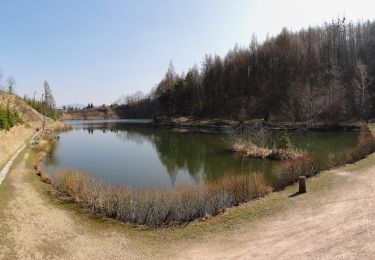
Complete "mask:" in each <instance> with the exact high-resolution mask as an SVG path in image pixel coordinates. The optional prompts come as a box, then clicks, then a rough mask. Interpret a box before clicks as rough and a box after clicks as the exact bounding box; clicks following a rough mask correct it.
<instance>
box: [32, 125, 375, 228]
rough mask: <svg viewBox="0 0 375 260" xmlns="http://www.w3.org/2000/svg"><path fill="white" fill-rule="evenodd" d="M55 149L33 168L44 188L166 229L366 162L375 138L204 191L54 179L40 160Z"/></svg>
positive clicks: (79, 177)
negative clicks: (332, 170) (47, 186)
mask: <svg viewBox="0 0 375 260" xmlns="http://www.w3.org/2000/svg"><path fill="white" fill-rule="evenodd" d="M284 142H285V143H284V146H287V145H288V142H287V141H284ZM56 145H57V140H56V139H54V138H50V137H49V139H48V138H47V139H46V141H44V145H43V148H40V147H39V148H38V147H36V148H34V149H41V150H42V151H43V153H41V156H40V157H38V158H37V160H36V161H35V162H34V166H35V169H36V172H37V174H38V175H39V176H40V177H41V179H42V180H43V181H44V182H46V183H49V184H51V185H53V186H54V187H55V188H56V189H57V190H58V191H60V192H62V193H63V194H66V195H67V196H68V197H69V198H70V199H71V200H72V201H74V202H76V203H78V204H79V205H81V206H82V207H85V208H88V209H90V210H91V211H92V212H93V213H95V214H99V215H102V216H106V217H110V218H114V219H116V220H119V221H124V222H127V223H133V224H139V225H146V226H149V227H162V226H174V225H181V224H185V223H187V222H190V221H194V220H197V219H205V218H207V217H210V216H214V215H217V214H220V213H222V212H223V211H225V209H226V208H229V207H233V206H237V205H240V204H241V203H246V202H248V201H251V200H254V199H257V198H260V197H263V196H266V195H267V194H269V193H270V192H272V191H279V190H282V189H284V188H285V187H286V186H288V185H291V184H293V183H295V182H296V181H297V180H298V176H301V175H303V176H306V177H312V176H314V175H316V174H318V173H319V172H321V171H323V170H327V169H330V168H332V167H336V166H341V165H345V164H347V163H353V162H355V161H357V160H360V159H362V158H365V157H366V156H367V155H368V154H370V153H372V152H374V151H375V138H374V136H373V135H372V133H371V131H370V129H369V128H368V127H367V126H363V127H362V128H361V130H360V135H359V139H358V143H357V145H356V146H355V147H354V148H352V149H347V150H344V151H342V152H339V153H336V154H332V155H331V156H329V158H325V159H323V158H318V157H312V156H310V155H308V154H305V155H304V156H302V157H298V158H296V159H292V160H285V162H283V163H282V164H281V165H278V166H277V167H275V168H274V169H273V171H272V178H270V179H268V178H267V179H265V176H264V175H263V174H259V173H248V172H246V171H245V174H240V175H235V176H227V177H223V178H221V179H219V180H217V181H208V182H206V183H202V184H200V185H181V186H176V187H174V188H172V189H149V190H141V189H135V188H130V187H124V186H116V185H112V184H109V183H107V182H104V181H101V180H98V179H95V177H94V176H92V175H89V174H87V173H84V172H80V171H77V170H71V169H66V170H62V171H60V172H59V173H57V174H56V175H55V177H54V178H51V177H50V176H49V175H48V173H47V172H45V170H44V169H43V164H42V163H41V160H42V159H43V156H46V155H47V156H48V153H49V151H50V150H51V149H54V148H55V147H56Z"/></svg>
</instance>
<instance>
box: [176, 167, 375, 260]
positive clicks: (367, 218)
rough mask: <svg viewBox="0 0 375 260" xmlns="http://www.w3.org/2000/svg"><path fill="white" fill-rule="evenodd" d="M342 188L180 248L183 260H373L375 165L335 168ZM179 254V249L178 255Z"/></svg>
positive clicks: (305, 197)
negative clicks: (354, 169) (362, 168)
mask: <svg viewBox="0 0 375 260" xmlns="http://www.w3.org/2000/svg"><path fill="white" fill-rule="evenodd" d="M333 174H336V175H337V178H345V184H344V185H343V186H341V187H340V188H334V189H333V190H331V191H330V192H328V193H325V194H322V195H318V196H316V194H314V195H315V196H310V195H309V194H305V195H300V196H297V197H295V198H291V200H295V202H296V207H295V209H292V210H288V211H287V212H285V214H280V216H275V217H272V218H270V219H266V220H264V221H260V222H257V223H254V225H250V226H249V227H247V228H244V229H243V230H242V231H240V232H236V233H232V234H228V235H225V236H220V237H218V236H216V237H214V238H212V237H210V238H209V239H207V241H205V242H204V243H200V244H199V245H198V244H196V245H193V246H189V247H187V248H185V250H183V252H182V253H181V254H180V258H184V259H185V258H187V259H306V258H308V259H373V258H374V255H375V166H372V167H371V168H368V169H367V170H365V171H364V172H360V173H359V172H354V173H349V172H344V171H339V170H336V171H335V172H334V173H333ZM180 252H181V251H180Z"/></svg>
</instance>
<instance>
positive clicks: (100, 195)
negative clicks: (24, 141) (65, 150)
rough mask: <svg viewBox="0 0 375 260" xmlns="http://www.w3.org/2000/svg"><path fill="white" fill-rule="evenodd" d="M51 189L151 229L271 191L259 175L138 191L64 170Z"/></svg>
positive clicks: (112, 215)
mask: <svg viewBox="0 0 375 260" xmlns="http://www.w3.org/2000/svg"><path fill="white" fill-rule="evenodd" d="M54 185H55V186H56V187H57V188H58V189H59V190H60V191H63V192H65V193H66V194H68V195H69V196H70V197H72V198H73V199H74V200H75V201H76V202H78V203H80V204H81V205H83V206H85V207H88V208H90V209H91V210H92V211H93V212H95V213H99V214H102V215H105V216H108V217H111V218H115V219H118V220H121V221H124V222H129V223H136V224H141V225H147V226H150V227H159V226H168V225H176V224H182V223H186V222H189V221H192V220H195V219H199V218H205V217H208V216H213V215H216V214H218V213H220V212H222V211H223V210H224V209H225V208H228V207H232V206H236V205H238V204H240V203H244V202H247V201H250V200H252V199H255V198H258V197H261V196H264V195H266V194H268V193H270V192H271V190H272V189H271V187H270V186H268V185H267V183H266V181H265V180H264V179H263V177H262V175H259V174H253V175H240V176H232V177H227V178H223V179H221V180H220V181H217V182H209V183H207V184H202V185H200V186H187V185H186V186H179V187H176V188H174V189H171V190H148V191H141V190H136V189H131V188H125V187H117V186H113V185H109V184H107V183H105V182H103V181H99V180H96V179H94V178H92V177H90V176H89V175H87V174H82V173H81V172H77V171H74V170H64V171H61V172H60V173H59V174H58V178H57V181H56V182H54Z"/></svg>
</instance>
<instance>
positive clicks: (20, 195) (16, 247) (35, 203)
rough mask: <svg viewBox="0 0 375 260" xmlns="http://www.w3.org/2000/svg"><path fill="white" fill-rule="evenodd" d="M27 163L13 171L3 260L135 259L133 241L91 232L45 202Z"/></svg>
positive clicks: (1, 248)
mask: <svg viewBox="0 0 375 260" xmlns="http://www.w3.org/2000/svg"><path fill="white" fill-rule="evenodd" d="M27 156H28V154H26V155H25V158H24V160H23V161H22V162H21V163H19V164H18V165H16V167H15V168H14V169H13V170H12V171H11V172H10V174H9V176H8V181H9V182H10V185H12V187H13V192H12V199H11V200H10V202H9V203H8V205H7V206H6V208H5V209H3V210H4V212H7V217H6V218H5V220H4V219H2V220H1V225H2V226H4V227H8V232H7V234H6V241H9V243H4V244H2V245H1V244H0V259H3V258H17V259H30V258H31V259H54V258H58V259H124V258H134V257H137V255H134V254H131V251H130V250H129V246H130V245H131V243H130V241H129V240H128V239H127V238H126V237H124V236H123V235H121V234H118V233H113V232H106V231H103V230H101V231H95V230H87V228H85V227H83V226H81V225H79V223H77V221H76V220H75V219H74V218H73V217H72V216H71V214H68V213H67V211H66V210H63V209H60V208H58V207H56V205H53V204H51V203H47V202H46V201H44V200H43V199H42V198H41V196H40V194H38V192H37V191H36V190H35V187H34V186H33V185H32V184H31V183H29V182H28V181H26V180H25V179H26V174H30V172H29V171H28V170H27V169H26V166H25V161H26V159H27Z"/></svg>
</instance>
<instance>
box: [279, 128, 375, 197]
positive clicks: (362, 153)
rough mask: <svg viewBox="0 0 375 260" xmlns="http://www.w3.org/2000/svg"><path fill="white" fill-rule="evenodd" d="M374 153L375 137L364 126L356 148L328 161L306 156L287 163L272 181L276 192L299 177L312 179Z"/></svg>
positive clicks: (340, 153) (331, 156)
mask: <svg viewBox="0 0 375 260" xmlns="http://www.w3.org/2000/svg"><path fill="white" fill-rule="evenodd" d="M373 152H375V137H374V135H373V133H372V132H371V130H370V129H369V127H368V126H367V125H364V126H362V127H361V130H360V135H359V139H358V143H357V145H356V146H355V147H354V148H350V149H346V150H344V151H341V152H339V153H336V154H332V155H330V156H329V158H328V160H323V159H322V158H317V157H313V156H304V157H302V158H298V159H296V160H291V161H287V162H285V163H283V164H282V165H281V166H279V167H277V168H276V169H275V170H274V177H275V178H274V180H273V181H272V186H273V187H274V189H275V190H281V189H283V188H285V187H286V186H288V185H291V184H293V183H296V182H297V180H298V176H306V177H312V176H314V175H316V174H318V173H319V172H321V171H324V170H328V169H331V168H334V167H338V166H343V165H346V164H351V163H354V162H356V161H359V160H361V159H364V158H366V157H367V156H368V155H369V154H371V153H373Z"/></svg>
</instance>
